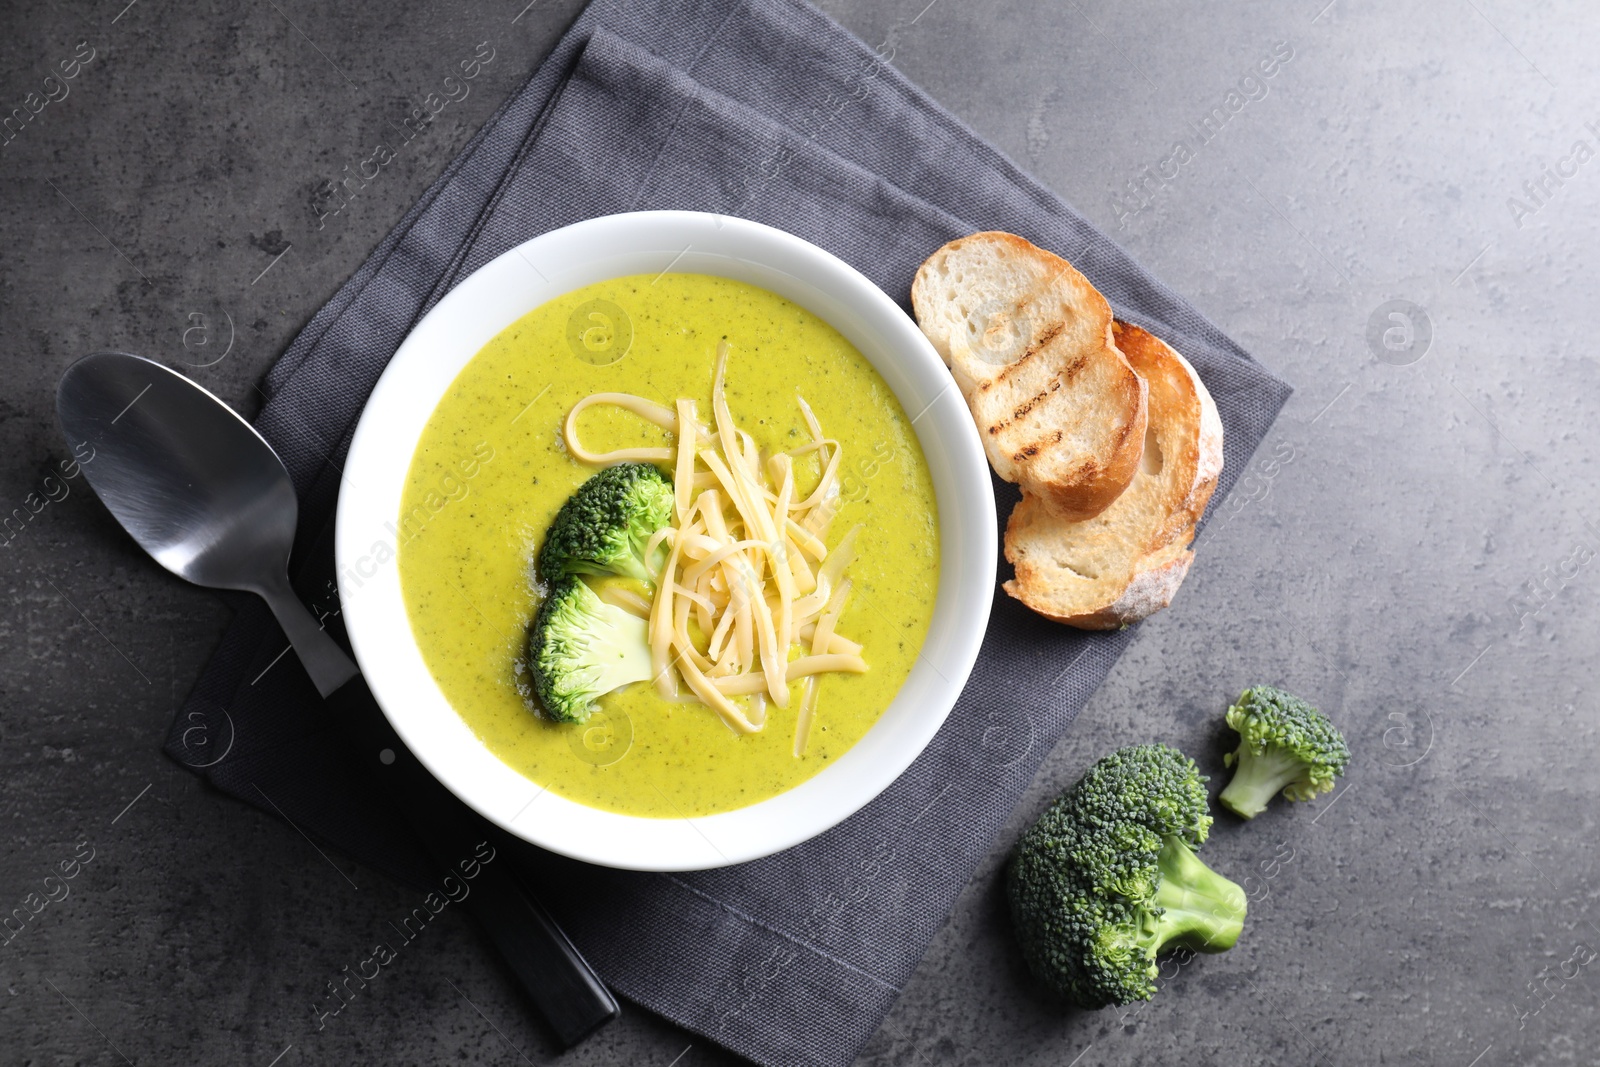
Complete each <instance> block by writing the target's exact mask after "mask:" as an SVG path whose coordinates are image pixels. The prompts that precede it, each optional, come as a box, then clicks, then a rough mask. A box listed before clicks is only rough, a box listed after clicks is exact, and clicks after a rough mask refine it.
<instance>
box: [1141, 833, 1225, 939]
mask: <svg viewBox="0 0 1600 1067" xmlns="http://www.w3.org/2000/svg"><path fill="white" fill-rule="evenodd" d="M1156 863H1157V866H1158V867H1159V868H1160V870H1161V884H1160V885H1159V886H1158V887H1157V888H1156V894H1155V897H1154V899H1153V900H1152V903H1153V904H1155V905H1157V906H1158V907H1160V908H1162V909H1163V911H1162V914H1161V916H1160V918H1158V919H1156V920H1155V924H1154V927H1153V928H1152V929H1151V930H1150V931H1149V933H1148V935H1147V937H1146V938H1145V939H1143V940H1145V954H1146V955H1147V956H1150V957H1151V958H1154V957H1155V955H1156V954H1157V953H1159V952H1161V951H1162V950H1163V949H1166V948H1171V947H1184V948H1190V949H1193V950H1195V951H1196V952H1226V951H1227V950H1228V949H1230V948H1232V947H1233V946H1234V943H1235V942H1237V941H1238V940H1239V932H1240V931H1241V930H1243V929H1244V913H1245V894H1244V890H1243V889H1241V888H1239V886H1238V885H1237V884H1236V883H1234V882H1230V881H1229V880H1228V879H1226V878H1224V877H1222V875H1220V874H1218V873H1217V872H1216V871H1213V870H1212V869H1211V868H1210V867H1207V866H1206V865H1205V864H1204V863H1203V862H1201V860H1200V857H1198V856H1196V855H1195V854H1194V852H1193V851H1192V850H1191V849H1190V848H1189V846H1188V845H1187V844H1185V843H1184V842H1183V840H1182V839H1181V838H1178V837H1171V836H1169V837H1167V838H1164V839H1163V844H1162V846H1161V852H1160V854H1159V855H1158V856H1157V859H1156Z"/></svg>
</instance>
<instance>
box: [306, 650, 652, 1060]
mask: <svg viewBox="0 0 1600 1067" xmlns="http://www.w3.org/2000/svg"><path fill="white" fill-rule="evenodd" d="M327 705H328V709H329V711H331V712H332V713H333V714H334V716H335V717H336V718H337V719H338V720H339V721H340V722H341V724H342V725H343V726H344V727H345V731H346V734H347V736H348V737H349V738H350V740H351V744H352V750H353V754H354V755H355V757H356V760H357V764H358V766H359V767H361V768H363V769H364V770H366V771H367V773H368V775H369V776H370V777H372V778H375V779H377V780H378V781H380V782H381V783H382V784H383V785H384V786H386V787H387V792H388V794H389V797H390V799H391V800H393V801H394V804H395V806H396V807H397V808H398V809H399V810H400V811H401V812H402V813H403V814H404V815H405V817H406V819H407V820H408V821H409V822H410V823H411V827H412V829H413V830H415V831H416V833H417V837H418V839H419V840H420V841H421V842H422V844H423V846H424V847H425V848H426V849H427V851H428V853H429V855H430V856H432V857H433V860H434V865H435V868H436V870H437V872H438V875H439V877H440V879H441V882H442V881H443V880H444V879H449V878H453V879H454V884H455V885H456V886H457V891H458V892H459V891H461V890H462V889H464V890H465V892H466V895H465V896H463V897H461V898H460V899H461V900H462V902H463V904H464V906H465V907H466V909H467V910H468V911H469V912H470V913H471V914H472V916H473V918H474V919H476V920H477V922H478V925H479V926H480V927H481V928H482V929H483V932H484V933H485V934H487V935H488V937H489V939H490V940H491V941H493V942H494V945H495V948H497V949H498V950H499V952H500V955H501V957H502V958H503V959H504V960H505V961H506V964H507V965H508V966H509V967H510V968H511V970H512V972H513V973H515V974H516V976H517V980H518V982H519V983H520V984H521V985H522V988H523V989H524V991H526V993H527V994H528V997H529V999H530V1000H532V1001H533V1003H534V1006H535V1007H537V1008H538V1010H539V1013H540V1014H541V1015H543V1016H544V1019H545V1021H546V1022H548V1023H549V1024H550V1027H551V1029H552V1030H554V1031H555V1034H556V1037H557V1038H558V1039H559V1040H560V1042H561V1045H562V1047H563V1048H571V1047H572V1046H574V1045H576V1044H577V1043H578V1042H579V1041H581V1040H583V1039H584V1038H585V1037H587V1036H588V1035H589V1034H590V1033H591V1032H593V1031H594V1030H595V1029H597V1028H599V1027H600V1026H603V1025H604V1024H606V1023H608V1022H610V1021H611V1020H613V1019H615V1018H616V1017H617V1016H618V1015H620V1014H621V1010H620V1009H619V1008H618V1007H617V1002H616V1000H615V998H613V997H612V995H611V992H610V990H608V989H607V988H606V987H605V984H604V983H603V982H601V980H600V978H599V976H598V975H596V974H595V973H594V971H593V970H592V969H590V967H589V964H588V962H587V961H585V960H584V958H583V957H582V956H580V955H579V954H578V950H577V949H576V948H574V947H573V945H572V942H571V941H569V940H567V935H566V934H565V933H564V932H563V931H562V930H561V928H560V927H559V926H557V925H556V923H555V921H554V920H553V919H552V918H551V917H550V915H549V914H548V913H547V912H546V911H545V910H544V907H543V906H542V905H541V904H540V903H539V902H538V900H537V899H536V898H535V896H534V895H533V894H532V893H530V892H529V891H528V888H527V886H525V885H524V884H523V883H522V881H521V880H520V879H519V878H518V876H517V875H516V873H515V872H514V871H513V870H512V859H511V857H510V856H509V855H504V856H502V855H501V854H500V849H499V848H497V847H496V846H497V845H498V846H502V847H503V846H505V845H506V844H507V842H506V839H505V838H504V837H502V836H501V834H500V832H499V830H498V829H497V828H496V827H495V826H493V825H492V824H490V823H489V822H487V821H486V820H484V819H482V818H480V817H479V816H478V815H476V814H475V813H474V812H472V811H471V810H470V809H468V808H467V806H466V805H465V804H463V803H462V802H461V801H459V800H457V799H456V798H455V796H454V795H453V794H451V793H450V791H449V790H447V789H445V787H444V786H443V785H440V784H439V781H438V779H436V778H434V777H433V775H432V774H430V773H428V770H427V768H425V767H423V766H422V764H421V763H420V762H419V761H418V760H417V758H416V757H415V756H413V755H412V754H411V751H410V750H409V749H407V748H406V747H405V745H404V743H402V742H401V740H400V736H399V735H398V734H397V733H395V731H394V727H392V726H391V725H389V720H388V718H387V717H386V716H385V715H384V714H383V712H382V710H380V709H379V707H378V704H377V701H376V700H374V699H373V696H372V692H371V691H370V690H369V689H368V688H367V683H366V681H365V680H364V679H362V678H361V677H359V676H357V677H355V678H352V679H351V680H350V681H349V682H348V683H347V684H346V685H344V686H343V687H342V688H341V689H339V690H338V691H337V692H335V693H334V694H333V695H332V696H330V697H329V698H328V701H327ZM469 872H470V873H469ZM443 888H444V890H446V891H448V888H449V887H448V886H444V887H443Z"/></svg>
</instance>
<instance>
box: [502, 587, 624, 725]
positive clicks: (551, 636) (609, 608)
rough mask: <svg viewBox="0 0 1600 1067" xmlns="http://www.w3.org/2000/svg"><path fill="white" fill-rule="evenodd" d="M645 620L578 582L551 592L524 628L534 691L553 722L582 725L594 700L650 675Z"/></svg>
mask: <svg viewBox="0 0 1600 1067" xmlns="http://www.w3.org/2000/svg"><path fill="white" fill-rule="evenodd" d="M645 629H646V627H645V621H644V620H643V619H641V618H638V617H636V616H633V615H629V614H628V613H627V612H626V611H623V610H622V609H621V608H619V607H615V606H614V605H611V604H607V603H606V602H605V601H603V600H601V599H600V597H599V596H598V595H597V594H596V593H595V591H594V590H593V589H590V588H589V587H588V586H587V585H585V584H584V583H583V581H582V580H581V579H578V578H563V579H562V580H561V581H560V582H558V583H557V584H556V587H555V588H554V589H552V590H551V591H550V595H549V596H548V597H546V598H545V601H544V603H543V604H541V605H539V612H538V614H537V615H535V616H534V618H533V625H532V626H530V627H529V628H528V673H529V674H530V675H531V676H532V679H533V692H534V695H535V696H537V697H538V698H539V704H540V706H542V707H543V708H544V710H545V713H546V714H547V715H549V716H550V718H552V719H554V720H556V721H557V722H587V721H588V719H589V713H590V712H591V711H593V710H594V702H595V700H596V698H598V697H600V696H602V695H604V694H606V693H609V692H611V691H612V690H613V689H620V688H622V687H623V686H625V685H629V684H631V683H633V682H642V681H644V680H645V679H647V678H649V677H650V676H651V674H652V670H651V665H650V645H649V642H648V640H647V638H646V634H645Z"/></svg>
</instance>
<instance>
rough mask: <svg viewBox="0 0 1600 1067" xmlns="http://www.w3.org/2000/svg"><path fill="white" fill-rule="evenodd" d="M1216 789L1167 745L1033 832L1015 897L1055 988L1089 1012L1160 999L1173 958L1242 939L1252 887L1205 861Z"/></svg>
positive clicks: (1109, 771) (1063, 799)
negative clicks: (1184, 950)
mask: <svg viewBox="0 0 1600 1067" xmlns="http://www.w3.org/2000/svg"><path fill="white" fill-rule="evenodd" d="M1205 783H1206V779H1205V778H1204V777H1203V776H1202V775H1201V774H1200V771H1199V768H1197V767H1196V766H1195V764H1194V761H1193V760H1191V759H1189V758H1188V757H1187V756H1185V755H1184V754H1183V753H1181V752H1179V751H1177V750H1176V749H1172V748H1168V747H1167V746H1166V745H1134V746H1132V747H1129V748H1124V749H1119V750H1118V751H1116V752H1113V753H1111V754H1110V755H1109V756H1106V757H1105V758H1104V759H1102V760H1100V761H1099V762H1098V763H1096V764H1095V765H1094V766H1092V767H1090V768H1089V770H1088V771H1087V772H1086V773H1085V774H1084V776H1083V777H1082V778H1080V779H1079V780H1078V782H1077V784H1075V785H1073V786H1072V787H1071V788H1070V789H1068V790H1067V791H1066V792H1065V793H1063V794H1061V796H1060V798H1058V799H1057V800H1056V802H1055V804H1053V805H1052V806H1051V807H1050V808H1049V809H1048V810H1047V811H1046V812H1045V813H1044V814H1043V815H1041V816H1040V817H1039V819H1038V821H1037V822H1035V823H1034V824H1033V825H1032V826H1031V827H1029V828H1028V830H1027V832H1026V833H1024V834H1023V835H1022V840H1021V841H1020V842H1018V844H1017V849H1016V852H1015V853H1014V854H1013V855H1012V858H1011V864H1010V867H1009V869H1008V870H1007V876H1006V890H1007V895H1008V897H1009V898H1010V902H1011V915H1012V919H1013V920H1014V922H1015V925H1016V928H1017V935H1018V937H1019V938H1020V940H1021V943H1022V954H1023V957H1024V958H1025V959H1026V960H1027V962H1028V966H1029V967H1030V968H1031V969H1032V970H1033V972H1034V974H1036V975H1037V976H1038V977H1039V979H1040V980H1041V981H1043V982H1044V983H1045V984H1046V985H1047V986H1049V987H1050V988H1051V989H1053V990H1055V991H1056V992H1057V993H1060V994H1061V995H1062V996H1065V997H1066V998H1068V999H1069V1000H1071V1001H1072V1002H1073V1003H1075V1004H1077V1005H1078V1006H1080V1007H1084V1008H1102V1007H1105V1006H1106V1005H1108V1004H1127V1003H1129V1002H1131V1001H1135V1000H1149V999H1150V997H1151V996H1153V995H1154V994H1155V981H1154V980H1155V977H1156V973H1157V972H1156V963H1155V959H1156V956H1157V955H1158V954H1159V953H1160V952H1162V951H1163V950H1164V949H1167V948H1174V947H1179V946H1183V947H1188V948H1191V949H1194V950H1196V951H1199V952H1222V951H1225V950H1227V949H1230V948H1232V947H1233V945H1234V943H1235V942H1236V941H1238V939H1239V932H1240V930H1241V929H1243V927H1244V916H1245V894H1244V890H1242V889H1240V888H1239V886H1237V885H1235V884H1234V883H1233V882H1230V881H1229V880H1228V879H1226V878H1224V877H1222V876H1221V875H1220V874H1218V873H1216V872H1215V871H1213V870H1212V869H1211V868H1209V867H1207V866H1206V865H1205V864H1204V863H1203V862H1201V860H1200V858H1199V857H1198V856H1196V855H1195V853H1194V850H1195V849H1197V848H1199V847H1200V846H1201V845H1202V844H1203V843H1204V842H1205V839H1206V834H1207V833H1208V832H1210V829H1211V813H1210V811H1209V810H1208V808H1207V806H1206V788H1205Z"/></svg>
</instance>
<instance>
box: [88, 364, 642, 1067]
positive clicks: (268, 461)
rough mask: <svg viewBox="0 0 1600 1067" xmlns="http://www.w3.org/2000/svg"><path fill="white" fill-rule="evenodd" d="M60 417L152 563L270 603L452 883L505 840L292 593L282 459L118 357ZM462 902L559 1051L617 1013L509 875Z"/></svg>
mask: <svg viewBox="0 0 1600 1067" xmlns="http://www.w3.org/2000/svg"><path fill="white" fill-rule="evenodd" d="M56 412H57V414H58V416H59V417H60V420H61V427H62V429H63V430H65V431H66V434H67V437H68V438H69V440H72V441H88V442H89V443H90V444H91V445H93V446H94V462H93V463H91V464H86V465H84V467H83V472H84V474H85V476H86V477H87V478H88V480H89V484H90V486H91V487H93V489H94V491H95V493H96V494H98V495H99V497H100V499H101V500H102V501H104V502H105V505H106V507H107V508H109V509H110V511H111V514H112V515H114V516H115V517H116V519H117V521H118V522H120V523H121V524H122V526H123V528H124V529H126V530H127V531H128V533H130V534H132V535H133V539H134V540H135V541H137V542H139V544H140V546H142V547H143V548H144V550H145V551H147V552H149V553H150V555H152V556H154V557H155V558H156V560H157V561H158V562H159V563H160V564H161V565H162V566H163V567H166V568H167V569H168V570H169V571H171V572H172V573H174V574H176V575H178V576H179V577H181V578H186V579H188V580H189V581H191V582H194V583H195V584H196V585H203V586H209V587H212V588H217V589H240V590H246V591H248V592H252V593H258V594H260V595H261V597H262V598H263V599H265V600H266V602H267V604H268V605H269V606H270V607H271V608H272V613H273V615H274V616H276V617H277V620H278V623H279V624H280V625H281V626H282V627H283V631H284V635H285V636H287V637H288V638H289V643H290V644H291V645H293V646H294V650H295V653H296V654H297V655H298V656H299V658H300V662H301V663H302V664H303V665H304V666H305V669H306V673H307V674H308V675H310V676H311V680H312V681H313V682H314V683H315V684H316V687H317V691H318V692H319V693H320V694H322V696H323V698H324V699H325V700H326V701H327V707H328V711H329V713H330V714H331V715H332V716H334V717H335V718H336V719H337V720H338V721H339V722H340V723H341V725H343V726H344V727H345V728H346V733H347V734H348V735H349V737H350V740H351V745H352V749H353V751H354V753H355V754H356V755H357V756H358V757H359V756H363V754H364V758H362V759H361V760H360V768H361V769H364V770H365V771H366V773H368V774H371V775H375V776H377V777H379V778H380V779H381V780H382V781H384V782H385V784H386V785H387V787H388V791H389V794H390V798H391V800H393V801H394V803H395V806H396V807H397V808H398V809H399V811H400V812H402V813H403V814H404V815H405V817H406V819H407V820H408V821H409V822H410V824H411V826H412V828H413V829H414V830H416V831H417V836H418V837H419V838H420V839H421V841H422V843H423V845H424V846H425V847H426V848H427V850H428V852H429V853H430V855H432V857H433V859H434V861H435V863H436V864H437V865H438V866H439V867H440V868H441V869H442V870H441V874H453V873H454V871H453V869H452V865H453V864H456V863H458V862H459V861H460V860H462V859H463V858H464V857H467V856H469V855H472V845H471V842H473V841H476V840H480V839H484V838H485V837H486V836H493V831H492V830H491V828H490V827H489V826H488V824H486V823H484V822H483V820H482V819H480V818H479V817H478V816H476V815H475V814H474V813H472V812H471V811H470V810H469V809H467V808H466V806H465V805H463V804H462V803H461V802H460V801H459V800H457V799H456V798H455V797H454V795H452V794H451V793H450V792H449V791H448V790H446V789H445V788H444V786H442V785H440V784H439V782H438V780H437V779H435V778H434V777H433V776H432V775H430V774H429V773H428V772H427V770H426V769H425V768H424V767H423V766H422V764H421V763H419V762H418V761H417V760H416V758H415V757H414V756H412V755H411V753H410V752H409V751H408V750H407V749H406V748H405V746H404V744H403V743H402V742H401V741H400V738H399V735H398V734H396V733H395V732H394V729H393V728H392V727H391V726H390V725H389V722H388V719H387V718H385V716H384V715H383V712H382V711H381V710H380V709H379V708H378V706H377V703H376V702H375V701H374V700H373V698H372V694H371V692H370V691H368V689H367V686H366V683H365V682H364V681H363V680H362V679H361V677H360V671H359V669H358V668H357V667H356V664H355V663H354V662H353V661H352V660H351V659H350V657H349V656H347V655H345V653H344V651H343V650H342V649H341V648H340V647H339V646H338V645H337V644H336V643H334V640H333V638H332V637H330V636H329V635H328V633H327V632H326V631H325V630H323V628H322V626H321V625H320V624H319V623H318V622H317V620H316V619H315V618H314V617H313V616H312V614H311V612H309V611H308V610H306V607H305V605H304V604H302V603H301V602H300V599H299V597H298V596H296V595H295V592H294V589H293V588H292V587H291V586H290V584H289V573H288V564H289V552H290V549H291V547H292V546H293V544H294V536H295V524H296V521H297V519H298V514H299V504H298V501H297V500H296V498H295V492H294V486H293V484H292V483H291V482H290V480H289V472H288V471H287V470H286V469H284V466H283V462H282V460H280V459H279V458H278V454H277V453H276V452H274V451H273V450H272V446H271V445H269V444H267V442H266V441H265V440H264V439H263V438H262V436H261V435H260V434H258V433H257V432H256V431H255V428H254V427H252V426H251V425H250V424H249V423H247V422H245V421H244V420H243V419H242V418H240V417H239V416H238V415H236V414H235V413H234V411H233V409H232V408H230V407H228V405H226V404H224V403H223V402H222V401H221V400H219V399H217V398H216V397H215V396H213V395H212V394H211V393H209V392H207V391H206V390H204V389H202V388H201V387H200V386H198V385H196V384H194V383H193V382H191V381H190V380H189V379H187V378H185V377H184V376H183V375H181V374H178V373H177V372H176V371H173V370H169V369H168V368H166V367H164V366H162V365H161V364H159V363H155V362H153V361H151V360H148V359H144V358H142V357H140V356H133V355H127V354H125V353H121V352H97V353H95V354H94V355H91V356H85V357H84V358H82V359H80V360H78V361H77V362H76V363H74V364H73V365H72V366H70V367H68V368H67V371H66V373H65V374H64V375H62V377H61V382H60V384H59V386H58V387H57V389H56ZM380 753H381V756H379V758H372V757H374V756H378V754H380ZM352 770H353V771H354V770H357V769H356V768H352ZM464 903H465V906H466V907H467V908H468V909H469V910H471V911H472V912H473V914H474V915H475V917H476V918H477V919H478V921H479V924H480V925H481V926H482V927H483V929H484V931H485V932H486V933H487V934H488V935H489V937H490V939H491V940H493V941H494V943H495V947H496V948H498V949H499V951H500V953H501V955H502V956H504V957H505V960H506V962H507V963H508V964H509V965H510V967H511V969H512V970H513V971H514V972H515V973H516V974H517V977H518V978H519V979H520V980H521V982H522V985H523V987H524V988H525V989H526V990H527V992H528V995H529V997H530V999H532V1000H533V1002H534V1004H535V1005H536V1006H537V1007H538V1008H539V1010H540V1012H541V1014H542V1015H543V1016H544V1017H545V1019H546V1021H547V1022H549V1023H550V1025H551V1027H552V1029H554V1030H555V1032H556V1035H557V1036H558V1037H559V1038H560V1039H561V1041H562V1042H563V1044H565V1045H567V1046H569V1047H570V1046H571V1045H574V1044H576V1043H577V1042H578V1041H580V1040H582V1038H583V1037H584V1036H586V1035H587V1034H589V1033H590V1032H592V1031H593V1030H594V1029H595V1028H597V1027H598V1026H600V1025H602V1024H604V1023H606V1022H609V1021H610V1020H612V1019H614V1018H616V1016H617V1015H618V1014H619V1011H618V1008H617V1002H616V1000H615V999H613V998H612V996H611V994H610V992H609V991H608V990H607V989H606V987H605V985H604V984H603V983H602V982H601V981H600V979H599V977H598V976H596V975H595V973H594V972H593V971H592V970H591V969H590V968H589V965H588V964H587V963H586V962H585V961H584V960H583V958H582V957H581V956H579V955H578V952H577V950H576V949H575V948H573V946H572V943H571V942H570V941H569V940H568V939H567V936H566V934H565V933H563V932H562V931H561V929H560V928H559V927H558V926H556V924H555V921H554V920H553V919H551V918H550V916H549V915H548V913H546V912H545V910H544V908H543V907H542V906H541V905H540V904H539V903H538V902H537V901H536V900H535V899H534V898H533V896H532V895H531V894H529V893H528V891H527V888H526V887H525V886H524V885H522V883H521V881H520V879H518V878H517V877H516V875H515V874H514V873H513V872H512V870H511V869H510V865H509V863H508V862H501V863H488V862H485V863H484V864H483V865H482V867H481V869H480V872H479V874H478V875H477V876H476V880H475V881H474V882H473V885H472V891H471V893H470V895H468V896H467V897H466V898H464Z"/></svg>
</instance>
